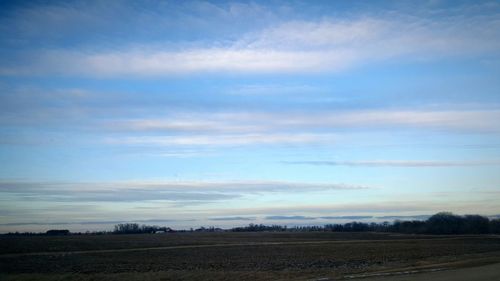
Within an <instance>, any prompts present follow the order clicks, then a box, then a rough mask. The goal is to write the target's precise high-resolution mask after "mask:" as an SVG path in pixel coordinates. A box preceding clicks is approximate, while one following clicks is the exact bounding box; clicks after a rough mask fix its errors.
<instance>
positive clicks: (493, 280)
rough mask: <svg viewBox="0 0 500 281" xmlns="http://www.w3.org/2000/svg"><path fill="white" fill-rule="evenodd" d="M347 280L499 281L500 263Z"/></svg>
mask: <svg viewBox="0 0 500 281" xmlns="http://www.w3.org/2000/svg"><path fill="white" fill-rule="evenodd" d="M345 280H362V281H499V280H500V263H495V264H489V265H483V266H477V267H468V268H460V269H450V270H441V271H433V272H423V273H409V274H400V275H393V276H378V277H368V278H348V279H345Z"/></svg>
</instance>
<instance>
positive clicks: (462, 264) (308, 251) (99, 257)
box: [0, 232, 500, 281]
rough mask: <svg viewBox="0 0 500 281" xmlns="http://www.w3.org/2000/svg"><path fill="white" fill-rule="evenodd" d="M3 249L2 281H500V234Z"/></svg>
mask: <svg viewBox="0 0 500 281" xmlns="http://www.w3.org/2000/svg"><path fill="white" fill-rule="evenodd" d="M0 251H1V252H0V280H347V279H362V280H367V281H368V280H369V281H371V280H374V281H375V280H377V281H378V280H390V281H400V280H500V266H499V265H498V263H500V236H470V235H469V236H416V235H396V234H385V233H384V234H381V233H324V232H318V233H314V232H311V233H175V234H144V235H101V236H61V237H44V236H38V237H8V236H2V237H0ZM467 276H475V277H474V278H473V279H463V278H464V277H467ZM422 278H423V279H422ZM459 278H462V279H459ZM488 278H489V279H488Z"/></svg>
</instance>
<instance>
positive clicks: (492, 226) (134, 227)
mask: <svg viewBox="0 0 500 281" xmlns="http://www.w3.org/2000/svg"><path fill="white" fill-rule="evenodd" d="M221 231H226V232H262V231H267V232H281V231H290V232H312V231H323V232H370V231H371V232H396V233H406V234H500V218H495V219H489V218H488V217H484V216H480V215H464V216H460V215H455V214H453V213H450V212H441V213H437V214H435V215H433V216H431V217H429V218H428V219H427V220H425V221H422V220H411V221H400V220H396V221H394V222H392V223H389V222H382V223H375V222H372V223H364V222H356V221H354V222H349V223H344V224H326V225H323V226H294V227H287V226H286V225H285V226H282V225H264V224H253V223H251V224H249V225H248V226H243V227H234V228H231V229H221V228H215V227H208V228H206V227H200V228H197V229H190V230H173V229H171V228H170V227H166V226H156V225H139V224H137V223H120V224H117V225H115V226H114V230H113V231H99V232H86V233H70V232H69V230H48V231H47V232H45V233H32V232H24V233H19V232H15V233H7V235H69V234H72V235H82V234H141V233H167V232H221Z"/></svg>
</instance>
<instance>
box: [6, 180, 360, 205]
mask: <svg viewBox="0 0 500 281" xmlns="http://www.w3.org/2000/svg"><path fill="white" fill-rule="evenodd" d="M367 188H368V187H365V186H358V185H347V184H327V183H322V184H313V183H296V182H280V181H227V182H202V181H198V182H196V181H191V182H179V181H173V182H102V183H65V182H19V181H16V182H8V181H2V182H0V194H4V195H5V196H7V195H9V196H13V197H15V198H17V200H20V201H24V202H30V201H47V202H145V201H166V202H173V203H176V202H177V203H186V204H194V203H208V202H216V201H227V200H232V199H236V198H240V197H243V196H245V195H249V194H265V193H281V192H286V193H304V192H306V193H307V192H317V191H327V190H339V191H341V190H345V191H348V190H362V189H367Z"/></svg>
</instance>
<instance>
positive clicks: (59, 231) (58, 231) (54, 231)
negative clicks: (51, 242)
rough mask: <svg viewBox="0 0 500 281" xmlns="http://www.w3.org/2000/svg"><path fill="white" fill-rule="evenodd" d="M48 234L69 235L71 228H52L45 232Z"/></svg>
mask: <svg viewBox="0 0 500 281" xmlns="http://www.w3.org/2000/svg"><path fill="white" fill-rule="evenodd" d="M45 234H47V235H69V230H67V229H51V230H47V232H45Z"/></svg>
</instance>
